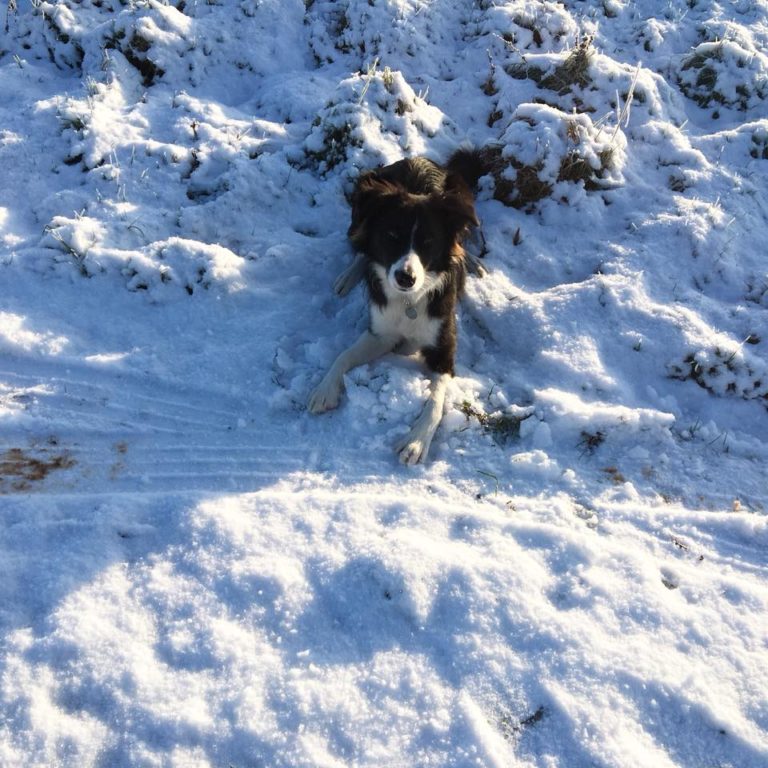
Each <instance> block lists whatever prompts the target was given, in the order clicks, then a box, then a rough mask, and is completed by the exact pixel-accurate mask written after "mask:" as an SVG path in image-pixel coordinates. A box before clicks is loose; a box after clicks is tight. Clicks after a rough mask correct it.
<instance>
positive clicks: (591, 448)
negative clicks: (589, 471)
mask: <svg viewBox="0 0 768 768" xmlns="http://www.w3.org/2000/svg"><path fill="white" fill-rule="evenodd" d="M604 442H605V432H602V431H601V430H599V429H598V430H597V431H596V432H587V431H586V430H583V431H582V433H581V440H579V443H578V446H579V447H580V448H581V455H582V456H583V455H584V454H585V453H588V454H589V455H590V456H591V455H592V454H593V453H594V452H595V451H596V450H597V449H598V448H599V447H600V446H601V445H602V444H603V443H604Z"/></svg>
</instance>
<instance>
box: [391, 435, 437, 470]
mask: <svg viewBox="0 0 768 768" xmlns="http://www.w3.org/2000/svg"><path fill="white" fill-rule="evenodd" d="M431 443H432V441H431V440H425V439H424V438H423V437H422V436H421V435H420V434H417V433H416V430H413V429H412V430H411V431H410V432H409V433H408V434H407V435H406V436H405V437H404V438H403V439H402V440H400V441H399V442H398V443H397V444H396V445H395V451H397V453H398V454H399V456H400V462H401V463H402V464H407V465H408V466H409V467H412V466H414V465H416V464H418V463H419V462H423V461H426V460H427V454H428V453H429V446H430V445H431Z"/></svg>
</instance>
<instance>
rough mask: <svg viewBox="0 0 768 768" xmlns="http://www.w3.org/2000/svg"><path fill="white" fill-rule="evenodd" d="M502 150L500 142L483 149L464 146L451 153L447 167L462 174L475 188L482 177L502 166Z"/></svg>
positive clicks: (471, 187) (472, 187)
mask: <svg viewBox="0 0 768 768" xmlns="http://www.w3.org/2000/svg"><path fill="white" fill-rule="evenodd" d="M501 150H502V148H501V146H500V145H499V144H489V145H487V146H485V147H483V148H482V149H474V148H472V147H462V148H461V149H458V150H456V152H454V153H453V154H452V155H451V157H450V158H449V159H448V163H447V165H446V167H447V168H448V171H449V172H450V173H455V174H457V175H458V176H461V178H462V179H464V181H465V182H466V184H467V186H468V187H469V188H470V189H472V190H474V189H476V188H477V182H478V181H479V180H480V178H482V177H483V176H487V175H488V174H489V173H491V174H492V173H493V172H494V171H496V170H498V169H500V168H501V167H502V158H501Z"/></svg>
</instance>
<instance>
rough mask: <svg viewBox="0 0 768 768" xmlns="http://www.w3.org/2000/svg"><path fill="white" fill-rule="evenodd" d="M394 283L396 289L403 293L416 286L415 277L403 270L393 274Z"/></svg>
mask: <svg viewBox="0 0 768 768" xmlns="http://www.w3.org/2000/svg"><path fill="white" fill-rule="evenodd" d="M395 282H396V283H397V287H398V288H402V289H403V290H404V291H407V290H410V289H411V288H413V286H414V285H415V284H416V276H415V275H414V274H412V273H411V272H406V270H404V269H398V270H397V271H396V272H395Z"/></svg>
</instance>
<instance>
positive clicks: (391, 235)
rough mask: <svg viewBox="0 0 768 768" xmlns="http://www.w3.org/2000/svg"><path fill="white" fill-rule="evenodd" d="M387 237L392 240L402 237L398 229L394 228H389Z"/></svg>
mask: <svg viewBox="0 0 768 768" xmlns="http://www.w3.org/2000/svg"><path fill="white" fill-rule="evenodd" d="M387 237H388V238H389V239H390V240H397V239H398V238H399V237H400V234H399V233H398V232H397V231H396V230H394V229H388V230H387Z"/></svg>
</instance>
